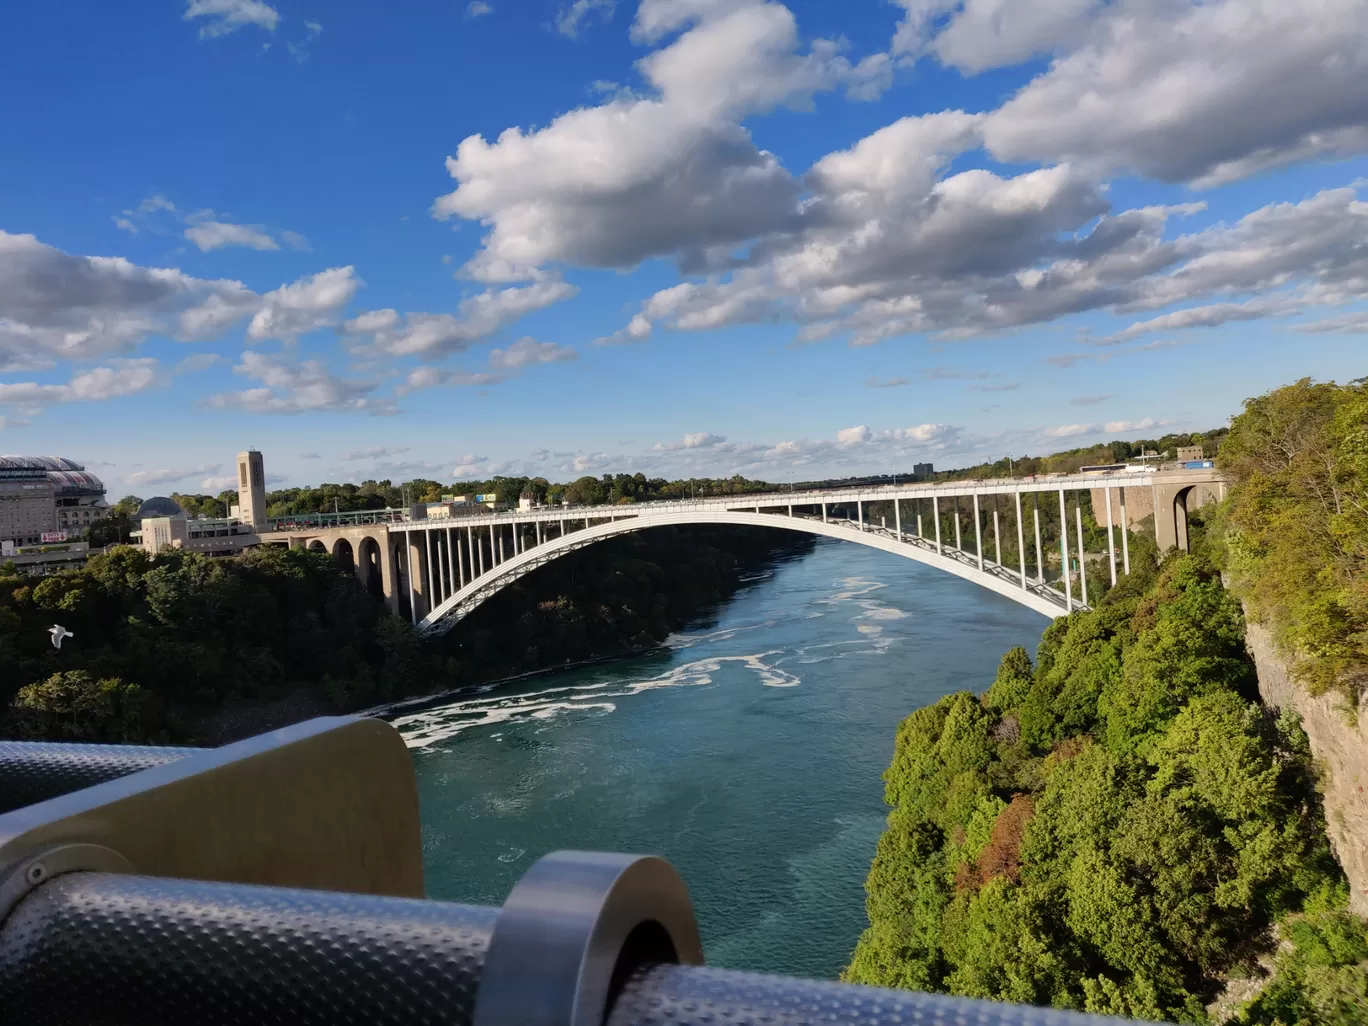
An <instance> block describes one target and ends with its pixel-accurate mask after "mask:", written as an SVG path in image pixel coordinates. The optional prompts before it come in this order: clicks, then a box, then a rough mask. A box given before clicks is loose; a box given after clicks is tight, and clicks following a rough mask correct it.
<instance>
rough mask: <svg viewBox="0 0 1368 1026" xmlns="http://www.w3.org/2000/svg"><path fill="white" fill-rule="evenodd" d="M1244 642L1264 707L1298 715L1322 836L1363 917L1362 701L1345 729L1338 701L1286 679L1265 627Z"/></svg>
mask: <svg viewBox="0 0 1368 1026" xmlns="http://www.w3.org/2000/svg"><path fill="white" fill-rule="evenodd" d="M1245 637H1246V642H1247V644H1248V646H1249V652H1250V655H1252V656H1253V657H1254V664H1255V666H1257V667H1258V670H1259V694H1260V696H1261V697H1262V698H1263V700H1264V703H1265V704H1266V705H1269V706H1271V707H1273V708H1275V709H1286V708H1291V709H1293V710H1294V711H1296V712H1297V713H1298V714H1299V715H1300V716H1301V721H1302V728H1303V729H1304V730H1305V731H1306V736H1307V737H1308V738H1310V740H1311V752H1312V754H1313V755H1314V756H1315V759H1316V766H1317V769H1318V771H1319V773H1320V788H1321V792H1322V794H1323V795H1324V799H1325V825H1326V832H1327V833H1328V834H1329V835H1330V843H1331V845H1332V846H1333V847H1334V849H1335V856H1336V857H1337V858H1338V859H1339V862H1340V865H1341V866H1343V867H1344V874H1345V876H1347V877H1348V878H1349V886H1350V888H1351V897H1350V902H1349V904H1350V907H1351V908H1352V909H1353V910H1354V911H1355V912H1357V913H1358V914H1359V915H1368V696H1365V697H1364V700H1363V701H1362V702H1360V704H1359V709H1358V725H1357V726H1350V725H1349V724H1348V723H1347V722H1346V719H1347V717H1346V715H1345V708H1344V700H1343V699H1342V698H1340V697H1339V696H1338V695H1321V696H1320V697H1318V698H1317V697H1313V696H1311V695H1310V694H1308V693H1307V691H1306V690H1305V689H1304V688H1303V687H1302V686H1301V685H1299V684H1298V683H1297V682H1296V681H1295V680H1293V679H1292V675H1291V673H1290V672H1289V671H1288V667H1287V663H1286V661H1285V660H1284V659H1283V658H1282V656H1281V655H1279V654H1278V652H1277V651H1275V650H1274V648H1273V640H1272V637H1271V636H1270V634H1269V632H1268V630H1267V629H1266V628H1264V627H1260V626H1258V625H1256V624H1250V625H1249V626H1248V629H1247V631H1246V635H1245Z"/></svg>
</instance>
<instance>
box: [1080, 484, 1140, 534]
mask: <svg viewBox="0 0 1368 1026" xmlns="http://www.w3.org/2000/svg"><path fill="white" fill-rule="evenodd" d="M1111 504H1112V523H1113V524H1115V525H1116V526H1117V527H1120V526H1122V524H1121V489H1120V488H1113V489H1112V490H1111ZM1092 508H1093V512H1094V513H1095V514H1096V516H1097V522H1098V523H1099V524H1101V525H1102V526H1103V527H1106V526H1107V490H1106V489H1105V488H1094V489H1092ZM1153 512H1154V489H1153V488H1151V487H1150V486H1149V485H1145V486H1143V487H1140V488H1127V489H1126V524H1125V526H1127V527H1133V526H1135V525H1136V524H1138V523H1139V522H1140V521H1141V520H1144V519H1145V517H1147V516H1149V515H1150V514H1151V513H1153Z"/></svg>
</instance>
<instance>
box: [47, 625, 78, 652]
mask: <svg viewBox="0 0 1368 1026" xmlns="http://www.w3.org/2000/svg"><path fill="white" fill-rule="evenodd" d="M48 633H49V634H51V635H52V647H53V648H56V649H60V648H61V647H62V639H63V638H74V637H76V635H75V634H72V633H71V631H69V630H67V629H66V628H65V627H63V626H62V625H61V624H59V623H54V624H53V625H52V628H51V629H50V630H49V631H48Z"/></svg>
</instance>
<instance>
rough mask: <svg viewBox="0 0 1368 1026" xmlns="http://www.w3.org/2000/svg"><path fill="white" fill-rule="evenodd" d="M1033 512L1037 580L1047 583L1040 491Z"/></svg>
mask: <svg viewBox="0 0 1368 1026" xmlns="http://www.w3.org/2000/svg"><path fill="white" fill-rule="evenodd" d="M1031 514H1032V516H1033V517H1034V518H1035V535H1036V580H1037V581H1039V582H1040V583H1041V584H1044V583H1045V549H1044V548H1043V547H1042V546H1041V544H1040V493H1039V492H1037V493H1036V496H1035V503H1034V504H1033V505H1032V507H1031Z"/></svg>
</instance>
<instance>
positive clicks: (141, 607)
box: [0, 527, 809, 743]
mask: <svg viewBox="0 0 1368 1026" xmlns="http://www.w3.org/2000/svg"><path fill="white" fill-rule="evenodd" d="M808 544H809V542H808V541H807V540H805V539H803V538H802V536H797V535H790V534H787V533H784V532H777V531H766V530H763V529H760V528H739V529H738V528H724V527H719V528H714V529H707V528H659V529H656V530H653V531H647V532H643V533H641V534H640V535H631V536H628V537H623V538H617V539H611V540H609V541H606V542H604V543H602V544H600V545H594V546H591V547H589V548H588V549H585V550H583V551H581V552H577V553H573V554H571V555H569V556H567V557H565V558H564V559H561V560H557V561H556V562H555V563H554V564H552V565H551V566H548V567H545V568H543V569H541V570H539V571H538V572H537V573H535V574H530V575H528V576H527V577H525V578H523V579H522V580H520V581H518V582H517V583H516V584H514V585H512V586H510V587H509V588H508V589H506V590H505V591H503V592H501V593H500V594H499V595H498V596H496V597H495V598H494V599H492V600H491V601H490V602H488V603H486V604H485V605H484V606H482V607H481V608H480V609H479V610H477V611H476V612H475V613H474V614H473V615H472V616H470V617H469V618H468V619H467V620H465V621H463V622H462V623H461V624H460V625H458V626H457V627H456V628H455V629H454V630H453V631H451V632H450V633H449V634H447V635H446V636H444V637H442V638H440V639H437V640H434V641H424V640H422V639H420V638H418V637H417V636H416V635H415V634H414V633H413V629H412V627H411V626H410V625H409V624H407V623H406V622H404V621H402V620H398V619H395V618H393V617H391V616H389V615H388V613H387V612H386V611H385V609H384V606H383V605H382V604H381V603H380V602H379V601H378V600H376V599H375V598H373V597H372V596H370V595H368V594H367V593H366V592H365V591H364V590H363V589H362V588H361V587H360V585H359V584H358V582H357V580H356V577H355V575H353V574H349V573H346V572H344V571H342V570H341V569H339V567H338V566H337V564H336V562H334V561H333V560H332V559H331V558H330V557H329V556H327V555H324V554H322V553H314V552H308V551H304V550H286V549H278V548H262V549H258V550H255V551H251V552H248V553H246V554H244V555H242V556H240V557H237V558H234V559H209V558H206V557H204V556H200V555H197V554H194V553H187V552H183V551H179V550H172V551H167V552H164V553H162V554H161V555H159V556H157V557H156V558H155V559H153V558H150V557H149V556H147V555H146V553H144V552H142V551H141V550H140V549H134V548H130V547H118V548H115V549H112V550H111V551H110V552H108V553H106V554H103V555H98V556H95V557H92V559H91V560H90V562H89V564H88V565H87V566H86V567H85V568H83V569H81V570H74V571H69V572H65V573H59V574H54V575H52V576H50V577H45V578H41V579H37V580H35V579H33V578H27V577H20V576H15V575H8V576H6V575H5V574H3V573H0V710H8V711H7V714H6V715H3V716H0V734H9V735H12V736H13V735H18V736H25V737H37V738H54V739H55V738H65V739H70V740H87V741H143V740H171V741H200V742H206V743H221V742H222V741H224V740H226V739H228V738H230V737H232V736H234V735H240V734H241V733H244V732H245V733H252V732H255V730H257V729H268V728H269V727H270V726H276V725H279V722H282V721H283V722H288V721H289V720H290V719H299V718H303V717H305V716H309V715H318V714H322V713H326V712H336V711H349V710H355V709H359V708H364V707H366V706H368V705H374V704H377V703H381V702H386V701H390V700H394V699H399V698H405V697H410V696H414V695H423V694H431V693H433V692H436V691H442V690H446V689H450V688H456V687H460V686H463V685H466V684H474V683H478V682H480V681H485V680H490V679H494V678H497V677H501V676H507V675H510V674H515V673H523V672H527V671H530V670H536V669H540V668H543V667H548V666H556V665H561V664H564V663H565V662H567V661H576V660H583V659H588V658H593V657H597V656H604V655H611V654H615V653H619V652H623V651H626V650H629V649H637V648H642V647H646V646H649V645H652V644H656V643H659V642H660V641H662V640H663V639H664V638H665V637H666V635H667V634H668V633H669V632H670V631H672V630H676V629H678V628H679V627H680V626H682V625H683V624H685V623H687V622H688V621H689V620H690V619H692V618H694V617H697V616H699V615H700V614H703V613H706V612H707V610H708V609H709V608H710V607H711V605H712V604H713V603H716V602H717V601H719V600H720V599H722V598H725V597H726V596H728V595H730V594H732V593H733V592H734V591H735V590H736V589H737V588H738V587H739V586H740V580H741V578H742V576H743V575H744V574H745V573H746V571H748V570H750V569H753V568H755V567H758V566H761V565H763V564H764V563H765V562H766V561H768V560H770V559H773V558H775V557H776V556H780V555H783V554H785V553H788V552H794V551H802V550H804V548H805V547H806V546H807V545H808ZM53 623H60V624H62V625H63V626H64V627H66V628H67V629H68V630H70V631H71V632H72V633H73V637H72V638H71V639H69V640H67V641H66V642H65V643H64V644H63V646H62V648H61V649H60V650H57V649H55V648H54V647H53V646H52V645H51V643H50V638H49V635H48V628H49V627H50V626H51V625H52V624H53ZM282 703H284V706H283V707H282V708H278V709H276V710H275V711H274V712H270V711H268V712H267V713H266V714H264V715H265V719H264V720H263V719H261V718H259V717H258V718H256V719H253V718H251V717H248V718H246V719H242V716H243V715H244V714H245V712H246V711H250V710H253V709H259V708H260V707H262V706H263V705H268V706H269V705H272V704H274V705H277V706H279V705H281V704H282Z"/></svg>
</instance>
